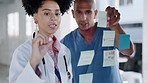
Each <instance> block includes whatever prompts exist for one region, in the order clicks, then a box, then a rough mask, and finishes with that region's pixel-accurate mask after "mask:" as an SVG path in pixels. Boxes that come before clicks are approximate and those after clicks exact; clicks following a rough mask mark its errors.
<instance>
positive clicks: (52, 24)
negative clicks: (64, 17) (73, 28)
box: [48, 23, 57, 28]
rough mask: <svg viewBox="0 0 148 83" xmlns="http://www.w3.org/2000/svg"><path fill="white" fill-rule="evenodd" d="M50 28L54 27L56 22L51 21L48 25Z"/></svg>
mask: <svg viewBox="0 0 148 83" xmlns="http://www.w3.org/2000/svg"><path fill="white" fill-rule="evenodd" d="M48 26H49V27H50V28H56V26H57V24H56V23H51V24H49V25H48Z"/></svg>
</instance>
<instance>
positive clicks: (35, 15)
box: [33, 13, 38, 24]
mask: <svg viewBox="0 0 148 83" xmlns="http://www.w3.org/2000/svg"><path fill="white" fill-rule="evenodd" d="M33 18H34V23H35V24H38V20H37V14H36V13H35V14H33Z"/></svg>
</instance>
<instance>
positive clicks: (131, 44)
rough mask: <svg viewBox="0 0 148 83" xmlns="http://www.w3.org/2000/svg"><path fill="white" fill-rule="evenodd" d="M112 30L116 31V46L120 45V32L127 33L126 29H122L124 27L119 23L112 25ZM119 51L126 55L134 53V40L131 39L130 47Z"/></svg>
mask: <svg viewBox="0 0 148 83" xmlns="http://www.w3.org/2000/svg"><path fill="white" fill-rule="evenodd" d="M112 30H114V31H115V46H116V47H119V37H120V34H126V33H125V32H124V30H123V29H122V27H121V26H120V24H119V23H118V24H117V25H115V26H114V27H112ZM119 51H120V52H121V53H123V54H125V55H129V56H130V55H132V53H133V52H134V45H133V43H132V41H131V40H130V47H129V49H125V50H119Z"/></svg>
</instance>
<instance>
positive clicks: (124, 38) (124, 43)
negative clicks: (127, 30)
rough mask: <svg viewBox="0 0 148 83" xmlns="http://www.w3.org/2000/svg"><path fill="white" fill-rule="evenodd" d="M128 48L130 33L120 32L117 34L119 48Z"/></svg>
mask: <svg viewBox="0 0 148 83" xmlns="http://www.w3.org/2000/svg"><path fill="white" fill-rule="evenodd" d="M129 48H130V35H128V34H121V35H120V36H119V50H125V49H129Z"/></svg>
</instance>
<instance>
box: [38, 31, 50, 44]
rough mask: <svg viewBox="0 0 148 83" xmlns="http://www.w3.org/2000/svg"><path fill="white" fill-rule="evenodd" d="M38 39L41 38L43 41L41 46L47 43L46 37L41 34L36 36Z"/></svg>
mask: <svg viewBox="0 0 148 83" xmlns="http://www.w3.org/2000/svg"><path fill="white" fill-rule="evenodd" d="M38 36H39V37H41V38H42V39H43V44H47V43H48V40H47V37H46V36H44V35H42V34H40V33H39V34H38Z"/></svg>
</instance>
